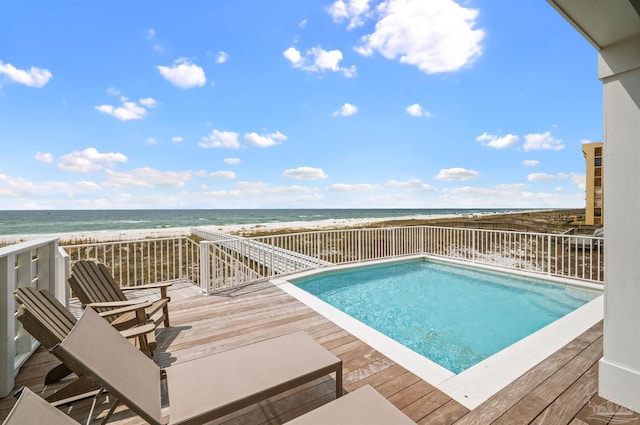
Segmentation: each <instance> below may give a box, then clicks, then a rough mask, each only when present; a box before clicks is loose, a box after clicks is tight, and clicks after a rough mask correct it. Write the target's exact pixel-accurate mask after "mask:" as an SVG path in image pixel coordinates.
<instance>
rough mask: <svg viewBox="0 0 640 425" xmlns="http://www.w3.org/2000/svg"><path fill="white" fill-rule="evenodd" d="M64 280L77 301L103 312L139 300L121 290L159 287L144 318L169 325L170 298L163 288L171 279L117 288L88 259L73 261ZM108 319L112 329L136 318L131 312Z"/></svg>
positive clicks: (126, 325)
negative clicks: (129, 297)
mask: <svg viewBox="0 0 640 425" xmlns="http://www.w3.org/2000/svg"><path fill="white" fill-rule="evenodd" d="M68 282H69V285H70V286H71V289H72V290H73V292H74V294H75V295H76V296H77V297H78V299H79V300H80V302H81V303H82V304H84V305H88V306H91V307H92V308H93V309H94V310H96V311H98V312H107V311H108V310H109V309H112V308H114V307H122V306H124V305H130V304H133V303H138V302H140V300H129V299H128V298H127V296H126V295H125V293H124V292H125V291H130V290H145V289H146V290H149V289H160V299H159V300H157V301H153V302H152V304H151V305H150V306H149V307H147V308H146V309H145V315H146V317H145V320H153V322H154V323H155V324H156V326H158V325H159V324H160V323H161V322H164V326H165V327H167V326H169V305H168V304H169V301H171V299H170V298H169V297H168V296H167V288H168V287H169V286H171V285H172V283H171V282H169V283H158V284H150V285H140V286H134V287H130V288H121V287H120V285H118V283H117V282H116V281H115V279H114V278H113V276H112V275H111V272H109V269H107V267H106V266H105V265H104V264H102V263H96V262H95V261H91V260H79V261H76V262H75V263H74V264H73V267H72V268H71V276H70V277H69V279H68ZM108 320H110V321H111V324H112V325H113V326H114V327H115V328H116V329H122V328H125V329H126V328H129V327H130V326H131V322H132V321H133V322H138V321H140V318H137V317H135V315H134V314H133V313H131V314H129V316H126V315H119V316H117V317H112V318H109V317H108Z"/></svg>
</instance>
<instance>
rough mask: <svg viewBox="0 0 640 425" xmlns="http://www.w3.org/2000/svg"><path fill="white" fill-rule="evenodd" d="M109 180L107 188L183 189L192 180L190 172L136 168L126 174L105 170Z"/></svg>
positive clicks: (106, 182) (106, 183) (106, 184)
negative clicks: (157, 187)
mask: <svg viewBox="0 0 640 425" xmlns="http://www.w3.org/2000/svg"><path fill="white" fill-rule="evenodd" d="M105 171H106V173H107V180H106V181H105V183H104V185H105V186H111V187H117V188H123V187H130V186H136V187H149V188H151V187H156V186H163V187H182V186H184V185H185V183H186V182H187V181H188V180H190V179H191V172H190V171H182V172H176V171H159V170H155V169H153V168H149V167H144V168H136V169H133V170H130V171H125V172H116V171H112V170H105Z"/></svg>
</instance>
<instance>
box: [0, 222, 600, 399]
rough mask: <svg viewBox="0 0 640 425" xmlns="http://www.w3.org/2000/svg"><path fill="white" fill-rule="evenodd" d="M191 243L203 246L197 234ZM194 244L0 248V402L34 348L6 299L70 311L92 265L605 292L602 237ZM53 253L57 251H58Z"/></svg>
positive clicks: (360, 236) (156, 275)
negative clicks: (395, 276) (317, 273)
mask: <svg viewBox="0 0 640 425" xmlns="http://www.w3.org/2000/svg"><path fill="white" fill-rule="evenodd" d="M194 234H198V236H199V237H201V238H202V237H206V235H205V234H204V233H201V232H197V231H195V229H194ZM214 239H216V240H203V241H202V242H200V243H198V242H196V241H194V240H192V239H190V238H188V237H175V238H161V239H143V240H135V241H122V242H100V243H90V244H82V245H68V246H64V247H60V248H59V247H58V242H57V239H48V240H41V241H30V242H24V243H20V244H16V245H12V246H8V247H5V248H0V279H1V280H0V308H1V309H2V310H1V311H0V338H1V339H0V350H2V352H1V353H0V395H1V394H4V395H6V394H7V393H8V391H10V390H11V388H12V387H13V379H14V377H15V373H17V370H18V368H19V367H20V365H21V364H22V363H23V362H24V361H25V360H26V358H28V356H29V355H30V353H31V352H32V351H33V350H34V349H35V347H37V344H36V342H35V341H34V340H33V338H31V337H30V336H29V335H28V334H26V332H24V330H22V328H21V327H20V325H19V323H16V320H15V312H16V311H15V310H16V309H15V303H14V298H13V290H14V289H15V288H16V287H18V286H25V285H31V286H34V287H37V288H38V289H42V288H46V289H48V290H49V291H51V292H52V293H54V294H55V295H56V297H58V299H59V300H60V301H61V302H62V303H63V304H68V299H69V290H68V287H67V285H66V279H67V277H68V275H69V270H70V265H71V264H72V263H73V261H76V260H79V259H93V260H97V261H100V262H102V263H104V264H105V265H107V267H108V268H109V270H110V271H111V273H112V274H113V275H114V277H115V278H116V280H117V281H118V282H119V283H120V285H121V286H123V287H127V286H135V285H140V284H144V283H153V282H159V281H185V282H191V283H193V284H195V285H199V286H200V287H201V289H202V291H203V292H204V293H207V294H208V293H212V292H216V291H220V290H223V289H227V288H233V287H237V286H239V285H244V284H247V283H250V282H253V281H256V280H259V279H264V278H269V277H273V276H277V275H281V274H286V273H291V272H295V271H301V270H307V269H312V268H318V267H324V266H326V265H331V264H344V263H354V262H361V261H367V260H374V259H382V258H393V257H401V256H407V255H416V254H421V255H430V256H437V257H445V258H453V259H458V260H463V261H468V262H471V263H478V264H486V265H491V266H496V267H502V268H507V269H518V270H525V271H528V272H533V273H539V274H546V275H551V276H560V277H568V278H573V279H581V280H586V281H590V282H596V283H602V282H603V280H604V273H603V263H604V255H603V249H604V240H603V238H602V237H593V236H575V235H553V234H542V233H524V232H507V231H496V230H478V229H463V228H447V227H432V226H414V227H394V228H377V229H347V230H326V231H316V232H306V233H297V234H286V235H276V236H265V237H258V238H241V237H232V236H228V237H226V236H225V235H219V234H218V235H217V236H215V238H214ZM58 248H59V249H58Z"/></svg>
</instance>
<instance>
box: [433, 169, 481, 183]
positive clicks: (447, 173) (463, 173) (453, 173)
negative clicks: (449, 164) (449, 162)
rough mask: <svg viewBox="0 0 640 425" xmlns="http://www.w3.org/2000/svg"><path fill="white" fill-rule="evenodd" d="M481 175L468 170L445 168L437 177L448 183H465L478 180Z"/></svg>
mask: <svg viewBox="0 0 640 425" xmlns="http://www.w3.org/2000/svg"><path fill="white" fill-rule="evenodd" d="M478 177H480V173H479V172H478V171H475V170H467V169H466V168H460V167H457V168H443V169H442V170H440V172H439V173H438V175H437V176H436V177H435V178H436V179H438V180H448V181H465V180H472V179H477V178H478Z"/></svg>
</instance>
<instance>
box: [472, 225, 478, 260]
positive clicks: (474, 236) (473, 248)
mask: <svg viewBox="0 0 640 425" xmlns="http://www.w3.org/2000/svg"><path fill="white" fill-rule="evenodd" d="M476 233H478V231H477V230H472V231H471V262H472V263H475V262H476Z"/></svg>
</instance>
